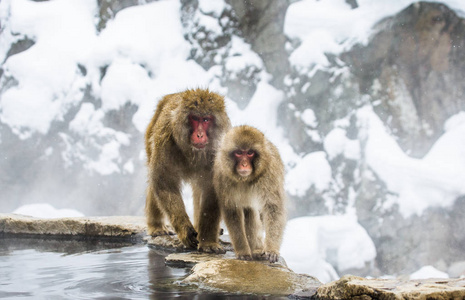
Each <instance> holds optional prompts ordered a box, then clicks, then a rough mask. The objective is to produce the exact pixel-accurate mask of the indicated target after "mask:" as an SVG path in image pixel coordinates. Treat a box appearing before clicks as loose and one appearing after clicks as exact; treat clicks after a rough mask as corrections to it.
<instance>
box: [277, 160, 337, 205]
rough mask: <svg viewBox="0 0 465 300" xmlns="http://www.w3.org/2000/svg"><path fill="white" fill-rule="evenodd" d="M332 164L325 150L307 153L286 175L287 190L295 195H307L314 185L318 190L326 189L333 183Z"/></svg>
mask: <svg viewBox="0 0 465 300" xmlns="http://www.w3.org/2000/svg"><path fill="white" fill-rule="evenodd" d="M331 179H332V177H331V166H330V165H329V163H328V161H327V160H326V154H325V153H324V152H323V151H318V152H312V153H309V154H307V155H305V156H304V157H303V158H302V159H301V160H300V161H299V163H298V164H297V166H296V167H295V168H294V169H292V170H290V171H289V172H288V173H287V175H286V190H287V191H288V192H289V193H290V194H291V195H294V196H300V197H303V196H305V192H306V191H307V190H308V189H309V188H310V187H312V186H314V187H315V189H316V190H317V191H320V192H321V191H324V190H326V189H328V188H329V185H330V183H331Z"/></svg>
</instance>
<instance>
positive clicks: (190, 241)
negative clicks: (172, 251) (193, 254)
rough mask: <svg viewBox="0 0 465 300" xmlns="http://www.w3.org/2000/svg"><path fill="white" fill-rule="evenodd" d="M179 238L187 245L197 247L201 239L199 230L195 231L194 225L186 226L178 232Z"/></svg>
mask: <svg viewBox="0 0 465 300" xmlns="http://www.w3.org/2000/svg"><path fill="white" fill-rule="evenodd" d="M178 238H179V239H180V240H181V242H182V243H183V244H184V245H185V246H186V247H189V248H194V249H197V246H198V245H199V241H198V240H197V231H195V229H194V227H192V226H189V227H186V229H185V230H184V231H183V232H180V233H178Z"/></svg>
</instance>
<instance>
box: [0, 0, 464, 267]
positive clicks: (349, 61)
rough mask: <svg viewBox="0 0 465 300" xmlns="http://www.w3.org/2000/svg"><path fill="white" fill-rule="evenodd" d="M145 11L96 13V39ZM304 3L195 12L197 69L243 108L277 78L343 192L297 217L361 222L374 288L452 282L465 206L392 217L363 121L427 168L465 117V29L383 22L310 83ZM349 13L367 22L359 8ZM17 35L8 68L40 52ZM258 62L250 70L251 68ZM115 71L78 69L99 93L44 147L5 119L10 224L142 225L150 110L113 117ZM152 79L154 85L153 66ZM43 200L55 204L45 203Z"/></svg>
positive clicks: (284, 108)
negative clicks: (397, 279)
mask: <svg viewBox="0 0 465 300" xmlns="http://www.w3.org/2000/svg"><path fill="white" fill-rule="evenodd" d="M142 2H144V3H145V2H151V1H122V2H121V1H97V3H98V4H97V10H96V17H97V18H98V21H97V22H96V23H95V31H96V32H104V31H105V29H106V28H107V27H108V24H109V22H111V20H112V19H113V18H114V16H115V15H116V14H117V13H118V12H119V11H121V10H122V9H123V8H127V7H131V6H135V5H139V4H142ZM291 2H292V1H286V0H282V1H271V2H270V1H265V0H253V1H249V2H247V5H245V2H242V1H225V3H223V4H222V5H221V6H220V7H219V8H216V9H211V10H206V9H205V7H202V6H201V5H200V4H199V2H198V1H195V0H184V1H181V5H180V14H179V17H180V23H181V26H182V31H183V35H184V36H183V38H184V40H185V41H186V42H187V43H188V45H189V47H190V48H189V49H190V55H189V59H191V60H193V61H195V62H196V63H197V64H198V65H200V66H201V68H203V69H204V70H205V71H207V72H209V74H214V75H212V77H213V81H212V82H213V83H214V84H216V85H217V86H221V87H222V88H223V91H222V92H224V93H225V94H226V95H227V96H228V97H229V98H230V99H232V100H234V101H235V102H236V103H237V105H238V107H239V108H244V107H246V106H247V104H248V103H249V101H250V99H251V97H252V96H253V95H254V93H255V92H256V90H257V86H258V84H259V83H260V81H262V80H264V79H263V78H264V77H263V74H264V73H265V72H266V73H268V74H270V75H271V79H270V82H271V83H272V85H273V86H274V87H275V88H276V89H278V90H280V91H282V92H283V94H284V95H285V97H284V98H285V99H284V101H283V102H282V103H281V106H280V108H279V114H278V116H279V122H280V125H281V126H282V127H283V128H284V129H285V132H286V138H287V139H289V143H290V145H291V146H292V147H293V149H294V151H295V152H296V153H298V154H299V155H301V156H305V155H306V154H309V153H313V152H316V151H323V152H324V153H325V155H326V157H327V158H328V162H329V165H330V167H331V171H332V180H331V183H330V185H329V186H328V187H327V188H324V189H318V188H317V187H314V186H312V187H311V188H309V189H308V190H306V191H305V193H304V194H303V195H301V194H299V195H295V194H290V195H289V198H290V200H291V201H290V203H291V204H290V216H291V217H296V216H301V215H319V214H328V213H329V214H339V213H345V212H346V211H347V210H348V209H352V208H355V209H356V212H357V216H358V219H359V222H360V223H361V224H362V225H363V226H364V227H365V228H366V230H367V231H368V232H369V234H370V236H371V237H372V239H373V240H374V241H375V244H376V248H377V253H378V255H377V264H376V266H374V267H372V268H369V270H368V271H366V272H367V274H368V273H370V274H372V273H373V272H375V273H376V271H380V272H381V273H390V274H393V273H399V272H403V271H413V270H415V269H417V268H418V267H420V266H422V265H427V264H432V265H434V266H436V267H437V268H439V269H446V268H447V267H448V266H450V265H451V264H452V263H454V262H455V261H460V260H465V254H464V253H463V251H462V250H463V248H464V245H465V238H464V237H463V235H461V234H460V232H463V230H462V229H463V227H464V226H465V223H464V221H463V220H464V218H463V205H464V198H463V197H458V198H457V199H456V200H455V202H454V204H453V205H452V206H449V207H437V208H429V209H427V210H425V212H424V213H423V214H421V215H411V216H406V215H404V214H402V213H401V212H400V210H399V205H397V204H395V205H391V203H392V199H397V198H398V196H399V195H397V194H395V193H393V192H392V191H391V190H390V189H389V188H388V186H387V184H386V182H384V181H383V180H382V179H381V178H380V176H379V174H377V173H376V172H375V170H373V169H372V168H371V167H370V165H369V164H368V163H367V158H366V144H367V139H366V136H365V135H366V132H364V130H365V129H364V124H363V120H362V119H361V118H360V115H359V114H358V113H357V111H358V110H359V109H360V108H362V107H371V108H372V109H373V111H374V112H375V113H376V115H377V116H378V117H379V118H380V119H381V120H382V122H383V125H384V126H385V127H386V128H388V129H389V131H390V134H391V135H392V136H394V137H395V138H396V140H397V142H398V144H399V145H400V147H401V148H402V150H403V151H404V152H405V153H407V154H408V155H409V156H410V157H414V158H422V157H423V156H424V155H425V154H426V153H427V152H428V151H429V150H430V149H431V147H432V145H433V144H434V143H435V142H436V141H437V139H438V138H439V136H441V135H442V134H443V133H444V122H445V121H446V120H447V119H448V118H449V117H451V116H452V115H454V114H456V113H458V112H460V111H462V110H465V101H464V98H463V95H464V92H465V85H464V84H463V78H465V65H464V64H465V51H464V50H465V44H464V43H465V38H464V33H465V21H464V19H463V18H461V17H459V16H458V15H457V14H456V13H455V12H454V11H453V10H451V9H450V8H448V7H447V6H445V5H443V4H438V3H431V2H418V3H415V4H412V5H410V6H409V7H407V8H405V9H404V10H402V11H401V12H399V13H398V14H396V15H394V16H392V17H389V18H387V19H384V20H381V21H380V22H378V23H377V25H376V26H375V27H374V28H373V34H372V35H371V37H370V38H369V39H368V41H367V43H365V44H356V45H354V46H353V47H351V48H349V49H346V50H345V51H344V52H343V53H341V54H331V53H327V54H326V57H327V59H328V62H329V65H328V66H325V67H319V68H314V67H315V66H307V68H304V69H298V68H295V67H294V66H291V64H290V61H289V55H290V53H291V52H292V51H293V50H294V49H296V48H297V47H298V46H299V44H300V43H301V41H299V40H295V39H294V40H292V39H290V38H288V37H286V35H285V34H284V32H283V23H284V20H285V16H286V9H287V8H288V6H289V5H290V3H291ZM346 2H347V3H348V5H349V4H350V7H351V8H353V9H357V7H358V5H357V2H356V1H346ZM205 20H209V22H206V21H205ZM9 26H10V25H9V24H8V23H7V24H6V25H4V27H2V32H3V33H4V34H8V35H11V39H12V41H13V42H12V43H11V46H10V47H9V49H8V51H6V52H5V53H6V55H5V56H4V60H3V63H5V62H6V61H7V60H8V58H10V57H13V56H14V55H16V54H19V53H22V52H24V51H26V50H27V49H29V48H31V46H33V45H34V44H35V43H36V42H37V41H36V40H35V39H34V37H33V36H27V35H22V34H21V33H20V32H19V33H18V32H14V30H13V31H12V29H11V28H10V27H9ZM245 56H247V57H248V59H247V60H244V61H240V63H238V60H241V59H242V58H244V57H245ZM233 60H234V62H235V63H234V64H233V63H232V62H233ZM110 67H111V66H110V65H109V63H107V64H102V65H101V66H100V69H99V73H98V74H97V75H98V76H97V75H95V74H93V73H92V72H93V71H92V70H90V69H88V68H87V67H86V65H85V64H77V65H76V66H75V73H76V75H75V76H76V78H77V79H76V80H77V81H80V80H81V81H85V82H86V84H84V88H82V89H81V93H80V94H79V95H80V96H79V97H78V99H77V101H74V102H70V104H69V105H67V106H65V107H64V108H63V110H64V112H63V113H62V115H61V117H59V118H57V119H55V120H54V121H53V122H52V123H51V125H50V128H49V130H47V131H46V132H45V133H41V132H37V131H34V132H29V131H28V130H27V129H26V128H18V127H12V126H10V125H9V124H8V122H6V121H5V120H4V119H2V118H0V153H2V154H4V155H5V156H4V158H2V159H0V190H1V191H2V195H1V196H0V199H1V201H0V210H2V211H11V210H13V209H14V208H16V206H17V205H19V204H22V203H28V202H29V201H31V200H32V201H34V202H38V201H43V202H49V203H52V204H55V205H57V204H58V205H57V206H58V207H60V206H65V207H66V206H67V207H73V208H76V209H78V210H81V211H83V212H84V213H86V214H104V215H119V214H136V213H142V208H143V205H144V189H145V180H146V178H145V177H146V176H145V167H144V157H143V156H144V155H143V154H141V151H142V150H143V133H142V131H141V130H140V129H139V128H136V126H135V124H134V122H133V119H134V117H135V114H136V113H137V111H138V109H139V108H140V107H138V105H137V104H135V103H134V102H131V101H128V102H127V103H125V104H124V105H121V106H120V107H117V108H114V109H113V108H112V109H106V110H102V111H100V109H101V108H102V107H103V105H104V103H103V102H102V98H101V97H100V96H98V95H99V94H98V93H97V91H98V90H99V89H100V88H101V85H102V82H104V81H105V78H106V77H107V76H108V72H109V70H110ZM139 67H140V68H141V69H142V70H144V72H146V73H147V74H149V77H150V76H151V77H154V75H153V72H154V70H153V69H151V68H150V66H148V65H146V64H143V63H139ZM91 73H92V74H91ZM0 76H1V78H0V80H1V88H0V89H1V90H0V92H1V93H2V94H1V95H3V94H4V93H5V92H6V91H8V90H10V89H12V88H14V87H17V86H19V85H20V84H21V83H20V82H18V79H17V78H15V77H14V76H12V75H11V74H10V72H9V71H8V68H6V67H5V66H4V65H2V67H1V69H0ZM92 76H94V77H92ZM95 76H96V77H98V79H95ZM91 79H92V80H91ZM86 80H87V81H86ZM95 82H98V84H96V83H95ZM1 95H0V96H1ZM55 96H56V95H55ZM56 97H59V96H56ZM129 100H131V99H129ZM154 101H155V100H154ZM263 101H264V102H265V101H266V99H264V100H263ZM86 109H87V110H93V112H95V114H93V115H92V116H93V117H92V119H90V120H85V121H84V122H81V123H79V122H77V121H76V120H78V119H79V116H80V114H82V113H83V112H84V111H86ZM308 116H310V118H309V117H308ZM312 119H313V120H312ZM91 122H96V123H98V124H102V125H101V126H102V128H101V130H99V131H92V130H91V129H88V130H87V131H81V130H79V131H78V130H76V126H78V127H79V128H87V127H86V126H87V124H88V123H89V124H90V123H91ZM89 128H90V127H89ZM334 134H341V135H342V136H344V138H345V139H346V141H347V143H352V144H353V145H355V146H354V147H355V148H356V149H359V150H358V151H355V152H356V153H355V154H354V155H350V154H347V153H332V152H331V151H329V148H328V147H327V142H328V141H329V139H330V138H329V137H330V136H334ZM113 141H117V142H118V144H117V145H118V146H115V144H114V143H112V142H113ZM115 147H116V148H117V152H116V153H117V154H116V156H114V155H115V154H114V153H115V152H114V151H112V149H114V148H115ZM105 151H106V152H105ZM113 156H114V157H113ZM89 158H90V160H91V161H94V162H95V163H96V162H98V161H100V162H105V160H104V159H103V158H108V161H109V162H111V165H112V166H115V168H116V169H117V170H118V171H112V170H109V171H108V172H107V173H105V172H103V173H102V172H96V171H95V170H94V169H93V165H89V162H88V161H89ZM102 159H103V160H102ZM315 172H318V170H315ZM43 195H47V198H40V199H37V197H43ZM362 275H364V274H362Z"/></svg>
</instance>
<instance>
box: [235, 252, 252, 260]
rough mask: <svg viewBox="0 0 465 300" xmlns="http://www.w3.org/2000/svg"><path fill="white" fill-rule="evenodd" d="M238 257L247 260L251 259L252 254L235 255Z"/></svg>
mask: <svg viewBox="0 0 465 300" xmlns="http://www.w3.org/2000/svg"><path fill="white" fill-rule="evenodd" d="M236 256H237V258H238V259H240V260H248V261H251V260H253V258H252V255H249V254H244V255H236Z"/></svg>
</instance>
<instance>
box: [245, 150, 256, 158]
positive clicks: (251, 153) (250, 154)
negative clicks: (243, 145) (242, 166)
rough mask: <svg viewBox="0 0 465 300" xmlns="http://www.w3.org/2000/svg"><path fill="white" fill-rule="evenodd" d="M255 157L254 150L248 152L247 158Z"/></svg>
mask: <svg viewBox="0 0 465 300" xmlns="http://www.w3.org/2000/svg"><path fill="white" fill-rule="evenodd" d="M254 155H255V151H253V150H249V151H247V156H248V157H253V156H254Z"/></svg>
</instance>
